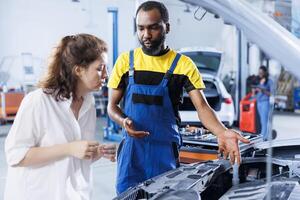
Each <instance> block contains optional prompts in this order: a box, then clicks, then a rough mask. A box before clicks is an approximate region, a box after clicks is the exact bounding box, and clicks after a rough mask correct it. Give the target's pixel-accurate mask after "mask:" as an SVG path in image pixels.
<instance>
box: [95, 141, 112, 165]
mask: <svg viewBox="0 0 300 200" xmlns="http://www.w3.org/2000/svg"><path fill="white" fill-rule="evenodd" d="M116 149H117V147H116V145H115V144H100V145H99V146H98V149H97V155H95V157H94V158H93V160H94V161H96V160H98V159H99V158H101V157H104V158H107V159H109V160H110V161H112V162H115V161H116Z"/></svg>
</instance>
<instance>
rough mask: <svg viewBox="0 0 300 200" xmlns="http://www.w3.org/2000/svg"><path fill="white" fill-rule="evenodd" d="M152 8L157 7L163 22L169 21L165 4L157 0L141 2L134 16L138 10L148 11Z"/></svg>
mask: <svg viewBox="0 0 300 200" xmlns="http://www.w3.org/2000/svg"><path fill="white" fill-rule="evenodd" d="M153 9H157V10H158V11H159V12H160V16H161V19H162V20H163V22H164V23H168V22H169V12H168V9H167V8H166V6H165V5H164V4H163V3H161V2H157V1H146V2H144V3H142V4H141V5H140V6H139V7H138V9H137V10H136V13H135V16H137V14H138V12H139V11H140V10H143V11H149V10H153Z"/></svg>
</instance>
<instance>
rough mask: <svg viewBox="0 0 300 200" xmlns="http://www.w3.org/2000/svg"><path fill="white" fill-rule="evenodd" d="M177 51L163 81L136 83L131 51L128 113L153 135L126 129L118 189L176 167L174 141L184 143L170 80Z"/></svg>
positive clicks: (118, 190) (126, 105) (176, 60)
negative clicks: (135, 134) (138, 135)
mask: <svg viewBox="0 0 300 200" xmlns="http://www.w3.org/2000/svg"><path fill="white" fill-rule="evenodd" d="M180 56H181V55H180V54H177V55H176V57H175V59H174V61H173V63H172V65H171V67H170V69H169V70H168V72H167V73H166V74H165V76H164V78H163V79H162V81H161V83H160V84H159V85H142V84H136V83H134V57H133V51H130V53H129V64H130V70H129V83H128V86H127V88H126V93H125V114H126V115H127V116H128V117H129V118H130V119H132V121H133V124H134V127H135V129H136V130H142V131H148V132H149V133H150V135H149V136H146V137H144V138H134V137H131V136H129V135H128V133H127V132H126V131H125V130H124V129H123V130H122V132H123V134H124V140H123V142H122V147H121V149H120V151H119V154H118V164H117V184H116V188H117V193H118V194H120V193H122V192H123V191H125V190H126V189H128V188H129V187H132V186H135V185H137V184H138V183H140V182H143V181H145V180H147V179H149V178H152V177H154V176H157V175H159V174H161V173H164V172H166V171H169V170H171V169H174V168H176V164H177V163H176V158H175V154H174V150H173V148H172V143H174V142H175V143H176V144H178V145H180V144H181V137H180V134H179V132H178V126H177V124H176V118H175V114H174V111H173V106H172V103H171V100H170V98H169V91H168V87H167V84H168V81H169V78H170V76H171V75H172V73H173V71H174V69H175V67H176V65H177V62H178V60H179V58H180Z"/></svg>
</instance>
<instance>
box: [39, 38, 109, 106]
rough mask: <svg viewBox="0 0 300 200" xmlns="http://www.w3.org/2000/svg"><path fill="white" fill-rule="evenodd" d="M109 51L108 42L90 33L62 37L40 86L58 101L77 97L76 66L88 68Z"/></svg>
mask: <svg viewBox="0 0 300 200" xmlns="http://www.w3.org/2000/svg"><path fill="white" fill-rule="evenodd" d="M105 52H107V45H106V43H105V42H104V41H103V40H101V39H99V38H97V37H95V36H93V35H89V34H78V35H72V36H66V37H64V38H62V40H61V41H60V43H59V45H58V46H57V47H56V49H55V53H54V55H53V58H52V60H51V62H50V64H49V66H48V71H47V74H46V76H45V78H44V79H42V80H41V81H40V82H39V84H38V86H39V87H40V88H42V89H43V91H44V92H45V93H46V94H51V95H53V96H54V98H55V99H56V101H60V100H65V99H69V98H70V97H71V96H72V97H73V98H76V97H77V96H76V86H77V81H78V78H77V76H76V75H75V73H74V68H75V66H80V67H83V68H88V66H89V64H91V63H92V62H94V61H95V60H97V59H100V58H101V56H102V54H103V53H105Z"/></svg>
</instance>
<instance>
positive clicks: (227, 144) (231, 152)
mask: <svg viewBox="0 0 300 200" xmlns="http://www.w3.org/2000/svg"><path fill="white" fill-rule="evenodd" d="M239 141H241V142H243V143H250V141H249V140H248V139H246V138H244V137H243V136H241V135H240V133H238V132H237V131H234V130H232V129H228V130H226V131H225V132H224V133H223V134H222V135H219V136H218V145H219V153H221V154H223V157H224V159H227V157H228V156H229V158H230V163H231V164H232V165H233V164H234V163H235V162H237V164H238V165H240V162H241V154H240V149H239V145H238V142H239Z"/></svg>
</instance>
